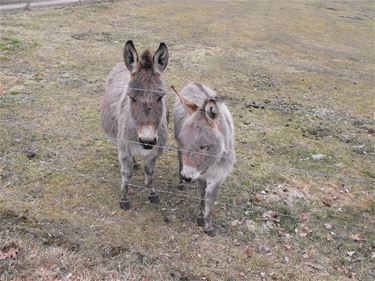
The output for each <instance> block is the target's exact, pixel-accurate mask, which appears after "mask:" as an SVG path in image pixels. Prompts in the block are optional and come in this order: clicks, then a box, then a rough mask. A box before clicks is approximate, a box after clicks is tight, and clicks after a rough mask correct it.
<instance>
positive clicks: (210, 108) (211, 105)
mask: <svg viewBox="0 0 375 281" xmlns="http://www.w3.org/2000/svg"><path fill="white" fill-rule="evenodd" d="M204 113H205V115H206V118H207V121H208V123H210V125H214V124H216V120H217V117H218V116H219V107H218V106H217V103H216V101H215V100H212V99H211V100H209V101H207V102H206V105H205V107H204Z"/></svg>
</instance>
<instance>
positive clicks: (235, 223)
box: [230, 220, 241, 226]
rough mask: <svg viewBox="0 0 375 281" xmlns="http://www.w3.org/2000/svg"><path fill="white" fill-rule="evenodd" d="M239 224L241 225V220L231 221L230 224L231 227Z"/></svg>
mask: <svg viewBox="0 0 375 281" xmlns="http://www.w3.org/2000/svg"><path fill="white" fill-rule="evenodd" d="M239 224H241V222H240V221H239V220H234V221H231V223H230V225H231V226H237V225H239Z"/></svg>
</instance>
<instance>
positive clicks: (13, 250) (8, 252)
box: [0, 242, 19, 261]
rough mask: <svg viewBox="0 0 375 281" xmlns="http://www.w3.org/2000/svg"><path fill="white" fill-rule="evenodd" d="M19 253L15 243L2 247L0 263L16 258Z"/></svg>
mask: <svg viewBox="0 0 375 281" xmlns="http://www.w3.org/2000/svg"><path fill="white" fill-rule="evenodd" d="M18 252H19V247H18V245H17V244H16V243H14V242H11V243H9V244H8V245H4V247H3V249H2V250H1V251H0V261H1V260H6V259H14V258H16V256H17V254H18Z"/></svg>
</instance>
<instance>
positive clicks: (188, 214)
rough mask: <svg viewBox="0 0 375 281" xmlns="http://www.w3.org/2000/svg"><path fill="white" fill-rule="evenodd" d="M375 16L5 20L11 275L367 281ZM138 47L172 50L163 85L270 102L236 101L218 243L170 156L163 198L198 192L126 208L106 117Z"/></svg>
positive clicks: (266, 13) (1, 196)
mask: <svg viewBox="0 0 375 281" xmlns="http://www.w3.org/2000/svg"><path fill="white" fill-rule="evenodd" d="M373 12H374V7H373V3H371V1H355V2H354V1H353V2H352V1H343V2H337V1H321V2H319V1H178V2H159V1H141V2H140V1H118V2H114V3H103V4H93V5H84V6H82V7H65V8H58V9H53V8H50V9H41V10H33V11H31V12H11V13H6V14H2V15H1V40H0V49H1V51H2V52H1V54H0V67H1V73H2V75H1V76H0V116H1V120H0V124H1V126H0V136H1V142H0V155H1V159H0V161H1V164H0V222H1V224H0V250H1V247H2V246H3V245H4V244H6V243H9V241H14V242H15V243H16V244H17V245H19V249H20V251H19V253H18V255H17V257H16V258H15V259H13V260H10V259H7V260H1V261H0V279H1V278H2V279H5V280H262V279H264V280H352V279H354V280H372V279H373V278H374V274H375V273H374V272H375V268H374V252H375V245H374V229H375V228H374V226H375V224H374V221H375V217H374V215H375V208H374V205H375V204H374V178H375V173H374V162H373V160H374V159H373V156H374V150H375V147H374V146H375V145H374V133H373V129H374V123H373V122H374V120H373V110H374V108H373V101H374V100H373V97H374V88H373V85H374V79H373V71H374V52H373V42H374V31H373V21H372V14H373ZM128 39H133V41H134V42H135V44H136V47H137V48H138V49H141V48H144V47H150V48H151V49H156V47H157V46H158V44H159V42H160V41H164V42H166V43H167V45H168V46H169V50H170V54H171V58H170V62H169V65H168V68H167V71H166V73H165V80H166V82H167V84H168V85H175V86H176V87H177V88H178V89H180V88H181V87H183V86H184V85H185V84H187V83H188V82H190V81H200V82H203V83H206V84H208V85H210V86H211V87H213V88H215V89H217V90H218V92H219V94H222V95H226V96H229V97H234V98H236V99H239V100H241V99H244V100H245V101H248V102H251V101H256V102H258V103H262V104H265V105H266V107H265V109H261V108H259V109H256V108H254V107H247V106H245V103H246V102H244V103H243V104H236V103H230V102H229V101H228V105H229V107H230V109H231V111H232V113H233V117H234V121H235V127H236V134H237V136H236V140H237V151H236V152H237V156H238V160H237V163H236V165H235V169H234V171H233V173H232V175H231V176H230V177H229V178H228V179H227V181H226V182H225V184H224V185H223V187H222V190H221V194H220V196H219V200H220V201H221V202H226V203H228V204H229V205H227V206H225V205H222V204H218V205H217V206H216V211H215V215H214V221H215V223H216V225H217V226H218V235H217V237H216V238H214V239H212V238H210V237H207V236H206V235H205V234H204V233H203V232H202V231H201V230H200V229H199V228H198V227H197V225H196V223H195V219H196V215H197V203H198V202H197V201H196V199H195V198H196V197H197V195H198V194H197V192H196V189H195V187H194V186H191V187H188V188H187V189H186V190H184V191H179V190H177V188H176V185H177V181H178V180H177V174H176V172H177V171H176V169H177V166H176V165H177V160H176V155H175V153H174V152H167V153H166V154H165V155H163V156H162V157H161V158H160V159H159V162H158V164H157V169H156V183H157V186H158V187H159V189H161V190H162V191H166V192H172V193H179V194H181V195H183V196H187V197H190V198H186V197H180V196H177V195H171V194H169V193H161V203H160V204H159V205H151V204H148V203H147V192H146V191H144V190H142V189H133V190H132V196H131V200H132V204H133V205H132V206H133V207H132V209H131V210H130V211H129V212H124V211H122V210H120V209H119V207H118V198H119V190H118V186H119V180H120V176H119V171H118V170H119V167H118V163H117V154H116V150H115V148H114V147H113V145H112V144H111V143H110V142H108V141H106V140H105V138H104V136H103V134H102V132H101V130H100V127H99V121H98V119H99V118H98V111H99V100H100V97H101V95H102V94H103V87H104V80H105V78H106V75H107V74H108V72H109V71H110V69H111V68H112V66H113V65H114V64H115V63H116V62H117V61H120V60H121V54H122V48H123V44H124V42H125V41H126V40H128ZM173 99H174V97H173V96H172V95H171V96H170V100H169V101H170V104H172V102H173ZM170 127H171V128H170V140H169V144H170V145H172V146H173V145H174V141H173V136H172V128H173V124H171V126H170ZM30 150H32V151H35V152H36V156H34V157H31V158H29V157H27V155H26V154H27V153H28V151H30ZM317 153H321V154H324V155H325V156H326V157H325V159H323V160H320V161H314V160H312V159H311V157H312V155H313V154H317ZM134 183H136V184H139V185H142V183H143V176H142V174H141V173H140V172H138V173H137V174H136V176H135V177H134ZM230 204H235V205H237V206H238V207H233V206H231V205H230ZM269 210H272V211H273V212H274V213H276V214H278V217H275V216H274V215H273V214H274V213H270V212H269ZM324 224H325V225H324ZM327 224H328V225H327ZM330 225H332V228H331V229H330ZM358 233H359V234H360V235H361V237H363V238H364V239H365V240H364V241H357V242H356V241H353V239H351V236H352V235H354V234H358ZM353 251H354V252H355V253H354V254H353V256H352V257H350V256H349V255H348V253H350V252H353Z"/></svg>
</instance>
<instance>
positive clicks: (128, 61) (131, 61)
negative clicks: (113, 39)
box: [124, 40, 138, 73]
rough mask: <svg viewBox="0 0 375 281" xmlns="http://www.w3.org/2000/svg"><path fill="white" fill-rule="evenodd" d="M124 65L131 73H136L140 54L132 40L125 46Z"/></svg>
mask: <svg viewBox="0 0 375 281" xmlns="http://www.w3.org/2000/svg"><path fill="white" fill-rule="evenodd" d="M124 63H125V65H126V68H127V69H128V70H129V71H130V73H134V72H135V71H136V69H137V64H138V54H137V50H136V49H135V47H134V44H133V41H132V40H129V41H127V42H126V44H125V47H124Z"/></svg>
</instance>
